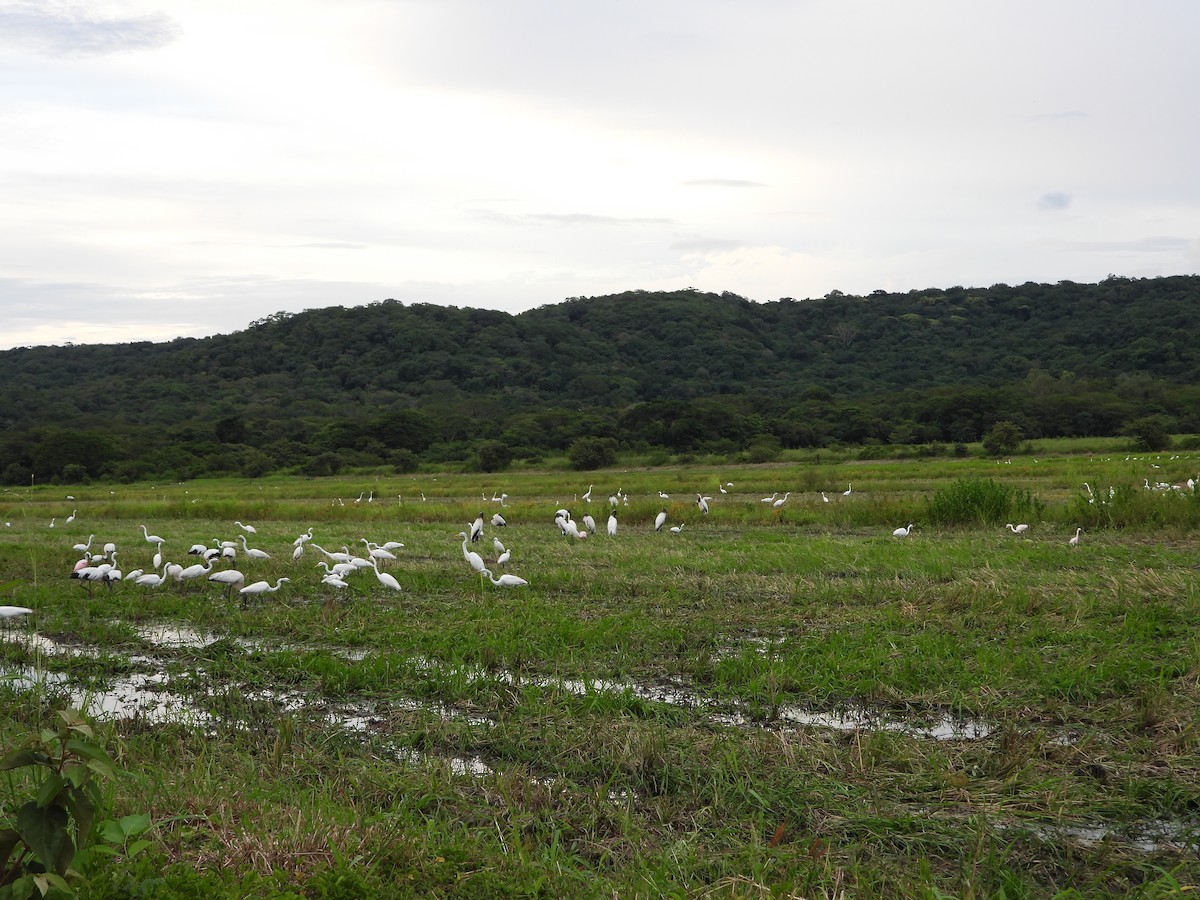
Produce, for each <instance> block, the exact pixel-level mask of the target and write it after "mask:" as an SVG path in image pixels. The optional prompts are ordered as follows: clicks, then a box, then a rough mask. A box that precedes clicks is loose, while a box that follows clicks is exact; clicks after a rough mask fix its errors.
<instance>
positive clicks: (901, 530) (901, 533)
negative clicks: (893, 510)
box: [892, 522, 914, 537]
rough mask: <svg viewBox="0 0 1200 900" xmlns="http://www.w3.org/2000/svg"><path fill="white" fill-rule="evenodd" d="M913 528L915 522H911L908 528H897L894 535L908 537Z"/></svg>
mask: <svg viewBox="0 0 1200 900" xmlns="http://www.w3.org/2000/svg"><path fill="white" fill-rule="evenodd" d="M913 528H914V526H913V524H912V523H911V522H909V523H908V527H907V528H897V529H896V530H895V531H893V532H892V537H908V536H909V535H910V534H912V530H913Z"/></svg>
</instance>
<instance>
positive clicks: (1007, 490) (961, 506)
mask: <svg viewBox="0 0 1200 900" xmlns="http://www.w3.org/2000/svg"><path fill="white" fill-rule="evenodd" d="M1013 494H1014V491H1013V489H1012V488H1011V487H1009V486H1008V485H1005V484H1001V483H1000V482H998V481H993V480H992V479H990V478H959V479H956V480H954V481H952V482H951V483H950V484H949V486H947V487H945V488H942V489H941V490H939V491H937V492H936V493H934V495H933V497H932V498H931V499H930V501H929V518H930V520H931V521H933V522H935V523H937V524H939V525H973V524H979V525H1003V524H1004V522H1005V520H1006V519H1008V517H1009V515H1010V513H1011V512H1012V509H1013Z"/></svg>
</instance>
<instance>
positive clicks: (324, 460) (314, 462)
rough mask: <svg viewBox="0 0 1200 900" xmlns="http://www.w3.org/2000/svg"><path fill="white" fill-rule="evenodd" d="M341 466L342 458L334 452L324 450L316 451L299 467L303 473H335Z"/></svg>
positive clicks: (317, 474) (319, 474) (318, 474)
mask: <svg viewBox="0 0 1200 900" xmlns="http://www.w3.org/2000/svg"><path fill="white" fill-rule="evenodd" d="M341 467H342V460H341V457H339V456H338V455H337V454H336V453H331V452H329V451H326V452H325V453H318V454H317V455H316V456H314V457H312V458H311V459H309V460H308V461H307V462H305V463H304V465H302V466H301V467H300V471H301V472H302V473H303V474H305V475H315V476H321V475H336V474H337V473H338V470H339V469H341Z"/></svg>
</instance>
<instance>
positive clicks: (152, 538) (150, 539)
mask: <svg viewBox="0 0 1200 900" xmlns="http://www.w3.org/2000/svg"><path fill="white" fill-rule="evenodd" d="M142 535H143V536H144V537H145V538H146V543H147V544H163V543H166V542H165V541H164V540H163V539H162V538H160V537H159V536H158V535H157V534H151V533H150V531H149V529H147V528H146V526H145V525H143V526H142Z"/></svg>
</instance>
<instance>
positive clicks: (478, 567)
mask: <svg viewBox="0 0 1200 900" xmlns="http://www.w3.org/2000/svg"><path fill="white" fill-rule="evenodd" d="M458 536H459V537H460V538H462V539H463V542H462V551H463V559H465V560H466V561H467V563H468V564H469V565H470V566H471V568H472V569H474V570H475V571H476V572H482V571H484V570H485V569H486V568H487V565H486V564H485V563H484V561H483V557H482V556H480V555H479V554H478V553H476V552H475V551H474V550H468V549H467V533H466V532H465V531H460V532H459V533H458Z"/></svg>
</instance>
